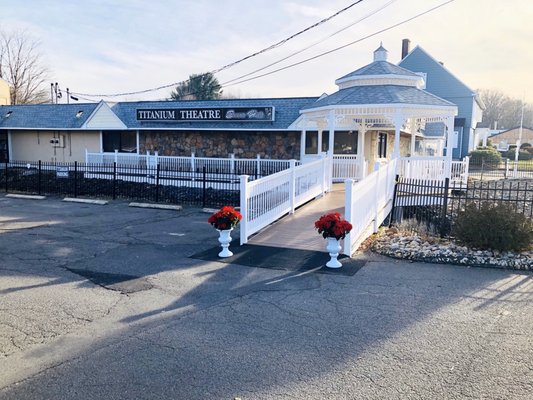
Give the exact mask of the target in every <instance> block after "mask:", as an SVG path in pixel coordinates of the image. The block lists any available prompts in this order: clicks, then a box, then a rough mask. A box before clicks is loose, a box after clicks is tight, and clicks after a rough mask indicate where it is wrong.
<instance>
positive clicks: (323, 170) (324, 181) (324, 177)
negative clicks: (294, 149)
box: [320, 153, 326, 196]
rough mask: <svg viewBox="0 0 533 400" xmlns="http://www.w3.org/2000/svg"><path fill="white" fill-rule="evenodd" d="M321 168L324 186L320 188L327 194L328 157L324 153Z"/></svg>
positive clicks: (323, 193)
mask: <svg viewBox="0 0 533 400" xmlns="http://www.w3.org/2000/svg"><path fill="white" fill-rule="evenodd" d="M320 157H321V158H320V168H321V170H322V187H321V188H320V190H321V192H322V196H324V195H325V194H326V158H325V157H324V153H321V154H320Z"/></svg>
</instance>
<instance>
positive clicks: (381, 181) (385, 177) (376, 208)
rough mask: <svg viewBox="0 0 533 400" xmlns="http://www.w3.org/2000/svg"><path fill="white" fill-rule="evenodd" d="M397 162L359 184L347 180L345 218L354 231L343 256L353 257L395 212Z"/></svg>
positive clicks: (346, 241) (346, 242) (390, 163)
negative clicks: (394, 196) (393, 203)
mask: <svg viewBox="0 0 533 400" xmlns="http://www.w3.org/2000/svg"><path fill="white" fill-rule="evenodd" d="M396 168H397V160H392V161H390V162H389V163H388V164H387V165H386V166H384V167H378V169H377V170H376V171H374V172H372V173H371V174H370V175H368V176H367V177H366V178H364V179H363V180H361V181H359V182H354V180H353V179H348V180H346V189H345V190H346V193H345V196H346V197H345V209H344V210H345V218H346V219H347V220H348V221H349V222H350V223H351V224H352V226H353V228H352V231H351V232H350V233H349V234H348V235H347V236H346V238H345V239H344V254H346V255H347V256H349V257H351V255H352V254H353V253H354V252H355V251H356V250H357V248H358V247H359V246H360V245H361V243H362V242H363V241H364V240H365V239H366V238H367V237H368V236H370V235H371V234H372V233H374V232H377V230H378V228H379V226H380V225H381V224H382V223H383V221H384V220H385V218H386V217H387V215H388V214H389V212H390V211H391V209H392V200H393V194H394V184H395V178H396Z"/></svg>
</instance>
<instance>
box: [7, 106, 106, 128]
mask: <svg viewBox="0 0 533 400" xmlns="http://www.w3.org/2000/svg"><path fill="white" fill-rule="evenodd" d="M97 106H98V104H96V103H81V104H33V105H16V106H1V107H0V129H17V128H19V129H30V128H38V129H78V128H81V126H82V125H83V124H84V123H85V121H86V120H87V118H88V117H89V116H90V115H91V113H92V112H93V111H94V110H95V109H96V107H97ZM10 111H11V113H10V115H9V116H6V115H7V114H8V113H9V112H10ZM78 111H83V113H82V114H81V116H80V117H79V118H77V117H76V114H77V113H78Z"/></svg>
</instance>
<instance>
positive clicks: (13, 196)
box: [6, 194, 46, 200]
mask: <svg viewBox="0 0 533 400" xmlns="http://www.w3.org/2000/svg"><path fill="white" fill-rule="evenodd" d="M6 197H9V198H11V199H26V200H44V199H46V196H36V195H31V194H6Z"/></svg>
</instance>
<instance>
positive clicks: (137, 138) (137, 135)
mask: <svg viewBox="0 0 533 400" xmlns="http://www.w3.org/2000/svg"><path fill="white" fill-rule="evenodd" d="M135 136H136V140H137V144H136V145H137V154H140V153H139V145H140V143H139V142H140V140H139V136H140V135H139V130H138V129H137V134H136V135H135Z"/></svg>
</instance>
